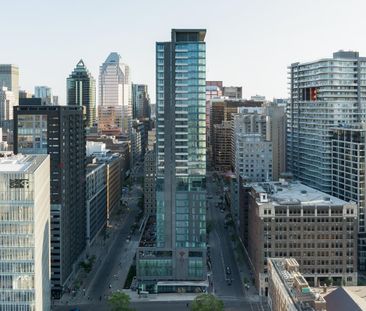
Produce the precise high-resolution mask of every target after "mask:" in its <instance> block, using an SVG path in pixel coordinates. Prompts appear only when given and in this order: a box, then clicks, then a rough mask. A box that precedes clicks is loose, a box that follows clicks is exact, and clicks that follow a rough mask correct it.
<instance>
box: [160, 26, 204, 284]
mask: <svg viewBox="0 0 366 311" xmlns="http://www.w3.org/2000/svg"><path fill="white" fill-rule="evenodd" d="M204 36H205V31H204V30H173V31H172V41H171V42H162V43H157V45H156V86H157V90H156V91H157V92H156V102H157V188H156V200H157V201H156V203H157V247H162V248H168V249H172V250H173V254H175V255H173V257H174V256H176V261H175V262H174V263H173V273H172V274H173V276H172V277H173V278H180V279H185V278H193V279H205V278H206V275H205V273H206V272H205V271H206V270H205V266H206V263H205V258H206V45H205V42H204V41H203V40H204ZM191 249H195V250H196V249H198V250H200V252H198V253H197V252H190V251H189V250H191ZM190 254H194V256H196V257H193V258H191V256H190Z"/></svg>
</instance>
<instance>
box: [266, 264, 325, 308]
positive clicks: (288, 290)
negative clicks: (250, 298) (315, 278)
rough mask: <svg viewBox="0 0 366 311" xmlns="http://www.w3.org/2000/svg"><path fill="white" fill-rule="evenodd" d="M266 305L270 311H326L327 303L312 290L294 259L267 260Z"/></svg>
mask: <svg viewBox="0 0 366 311" xmlns="http://www.w3.org/2000/svg"><path fill="white" fill-rule="evenodd" d="M268 304H269V307H270V309H271V311H327V302H326V301H325V299H324V298H323V297H322V296H321V295H319V294H318V293H316V292H314V291H313V290H312V288H311V287H310V286H309V284H308V282H307V281H306V279H305V278H304V277H303V276H302V274H301V273H300V271H299V264H298V262H297V261H296V259H294V258H269V259H268Z"/></svg>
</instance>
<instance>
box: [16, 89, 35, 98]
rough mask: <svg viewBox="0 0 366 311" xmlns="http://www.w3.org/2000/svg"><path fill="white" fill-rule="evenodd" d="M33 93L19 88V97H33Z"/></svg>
mask: <svg viewBox="0 0 366 311" xmlns="http://www.w3.org/2000/svg"><path fill="white" fill-rule="evenodd" d="M32 97H33V93H32V92H30V91H26V90H19V98H32Z"/></svg>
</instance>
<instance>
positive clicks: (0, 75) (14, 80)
mask: <svg viewBox="0 0 366 311" xmlns="http://www.w3.org/2000/svg"><path fill="white" fill-rule="evenodd" d="M2 86H6V87H7V88H8V90H9V91H12V92H13V94H14V98H15V105H18V102H19V68H18V67H17V66H15V65H6V64H0V87H2Z"/></svg>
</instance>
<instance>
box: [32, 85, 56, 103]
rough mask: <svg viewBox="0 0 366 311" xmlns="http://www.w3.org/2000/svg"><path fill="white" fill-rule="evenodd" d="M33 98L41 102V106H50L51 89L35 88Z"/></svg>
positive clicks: (44, 87)
mask: <svg viewBox="0 0 366 311" xmlns="http://www.w3.org/2000/svg"><path fill="white" fill-rule="evenodd" d="M34 97H35V98H40V99H41V100H42V105H51V104H52V89H51V88H50V87H48V86H44V85H43V86H35V87H34Z"/></svg>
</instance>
